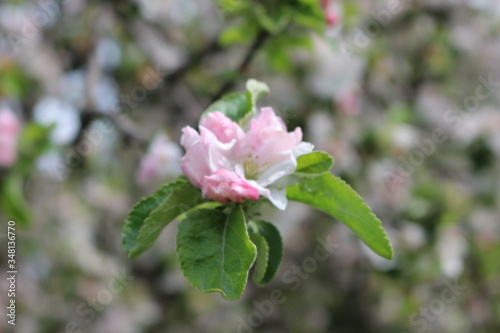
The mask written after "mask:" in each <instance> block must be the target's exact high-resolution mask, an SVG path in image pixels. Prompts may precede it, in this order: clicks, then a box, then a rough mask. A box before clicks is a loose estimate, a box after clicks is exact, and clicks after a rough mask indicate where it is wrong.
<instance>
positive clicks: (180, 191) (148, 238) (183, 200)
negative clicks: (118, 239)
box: [129, 183, 204, 258]
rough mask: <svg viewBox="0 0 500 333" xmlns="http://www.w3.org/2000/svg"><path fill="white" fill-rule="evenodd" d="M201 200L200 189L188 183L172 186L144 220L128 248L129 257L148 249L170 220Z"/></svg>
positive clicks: (200, 202) (201, 201)
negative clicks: (169, 191)
mask: <svg viewBox="0 0 500 333" xmlns="http://www.w3.org/2000/svg"><path fill="white" fill-rule="evenodd" d="M203 201H204V200H203V197H202V196H201V191H200V190H199V189H198V188H196V187H194V186H193V185H191V184H190V183H186V184H181V185H178V186H176V187H175V188H173V189H172V191H171V193H170V194H169V195H168V196H167V197H166V198H165V200H164V201H163V202H162V203H161V204H160V205H158V207H157V208H155V209H154V210H153V211H151V213H150V214H149V215H148V217H147V218H146V219H145V220H144V223H143V224H142V225H141V228H140V231H139V235H138V236H137V239H136V244H135V246H134V247H133V248H132V249H131V250H130V252H129V256H130V257H131V258H134V257H137V256H138V255H139V254H141V253H142V252H144V251H146V250H147V249H149V248H150V247H151V246H152V245H153V244H154V242H155V240H156V239H157V238H158V236H160V234H161V232H162V231H163V229H164V228H165V227H166V226H167V225H168V224H170V222H172V221H173V220H175V219H176V218H177V217H178V216H179V215H181V214H184V213H186V212H188V211H189V210H191V209H192V208H193V207H196V206H197V205H199V204H202V203H203Z"/></svg>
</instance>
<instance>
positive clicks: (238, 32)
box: [219, 20, 258, 46]
mask: <svg viewBox="0 0 500 333" xmlns="http://www.w3.org/2000/svg"><path fill="white" fill-rule="evenodd" d="M257 32H258V26H257V25H256V24H255V22H252V21H251V20H244V21H241V22H238V23H237V24H235V25H233V26H230V27H228V28H226V29H225V30H224V31H223V32H222V34H221V35H220V37H219V43H220V44H221V45H222V46H229V45H233V44H242V43H246V42H249V41H251V40H253V39H254V38H255V36H257Z"/></svg>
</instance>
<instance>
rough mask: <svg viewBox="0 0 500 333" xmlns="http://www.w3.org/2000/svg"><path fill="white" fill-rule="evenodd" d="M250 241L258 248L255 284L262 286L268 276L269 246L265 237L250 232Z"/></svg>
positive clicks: (254, 275)
mask: <svg viewBox="0 0 500 333" xmlns="http://www.w3.org/2000/svg"><path fill="white" fill-rule="evenodd" d="M249 234H250V240H251V241H252V243H253V244H254V245H255V247H256V248H257V259H255V271H254V273H253V278H252V280H253V283H255V284H256V285H260V284H261V282H262V280H264V277H265V275H266V270H267V263H268V261H269V245H267V241H266V239H265V238H264V236H261V235H259V234H256V233H254V232H250V233H249Z"/></svg>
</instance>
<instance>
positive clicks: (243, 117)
mask: <svg viewBox="0 0 500 333" xmlns="http://www.w3.org/2000/svg"><path fill="white" fill-rule="evenodd" d="M246 88H247V91H246V92H245V93H232V94H229V95H226V96H224V97H223V98H222V99H220V100H218V101H216V102H215V103H213V104H212V105H210V106H209V107H208V109H207V110H205V112H203V114H202V115H201V118H200V120H202V119H203V118H205V117H207V115H208V114H209V113H210V112H214V111H219V112H222V113H223V114H224V115H225V116H226V117H228V118H229V119H231V120H232V121H234V122H237V123H240V125H241V126H244V125H245V124H246V123H247V122H248V121H249V120H250V119H251V118H252V117H253V115H254V114H255V112H256V111H257V107H256V104H257V100H258V99H259V98H261V97H262V96H264V95H266V94H267V93H269V87H268V86H267V84H265V83H264V82H260V81H257V80H255V79H249V80H248V81H247V83H246Z"/></svg>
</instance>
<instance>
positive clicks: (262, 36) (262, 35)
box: [212, 30, 270, 102]
mask: <svg viewBox="0 0 500 333" xmlns="http://www.w3.org/2000/svg"><path fill="white" fill-rule="evenodd" d="M269 36H270V35H269V33H268V32H267V31H266V30H261V31H260V32H259V34H258V35H257V37H255V40H254V41H253V43H252V45H251V46H250V48H249V49H248V51H247V53H246V54H245V57H244V58H243V60H242V61H241V63H240V65H239V66H238V69H237V72H238V73H239V74H243V73H244V72H245V71H246V70H247V68H248V66H249V65H250V63H251V62H252V60H253V58H254V56H255V54H257V51H258V50H259V49H260V47H261V46H262V45H263V44H264V42H265V41H266V40H267V39H268V37H269ZM236 80H237V77H235V78H233V79H231V80H229V81H227V82H226V83H224V84H223V85H222V87H221V88H220V89H219V91H217V93H216V94H215V95H214V96H213V97H212V102H215V101H216V100H218V99H219V98H221V97H222V96H223V95H224V94H225V93H227V92H228V91H229V90H230V89H231V88H233V87H234V85H235V84H236Z"/></svg>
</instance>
